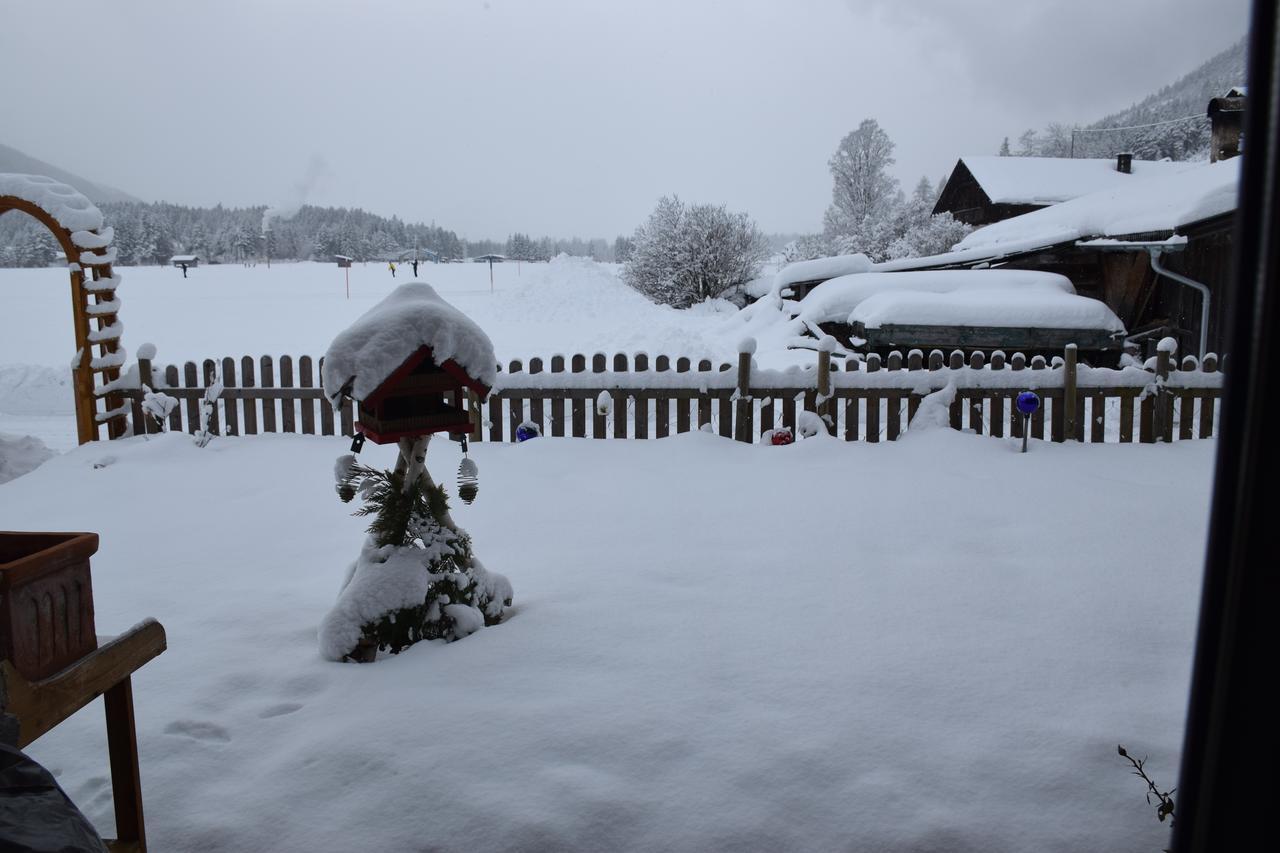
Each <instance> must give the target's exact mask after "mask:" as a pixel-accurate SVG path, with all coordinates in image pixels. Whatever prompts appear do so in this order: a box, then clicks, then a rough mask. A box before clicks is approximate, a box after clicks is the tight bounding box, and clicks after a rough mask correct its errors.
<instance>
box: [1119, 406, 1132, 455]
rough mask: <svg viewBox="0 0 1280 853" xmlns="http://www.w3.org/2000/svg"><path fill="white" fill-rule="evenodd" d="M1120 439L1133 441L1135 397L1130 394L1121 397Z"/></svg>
mask: <svg viewBox="0 0 1280 853" xmlns="http://www.w3.org/2000/svg"><path fill="white" fill-rule="evenodd" d="M1120 441H1122V442H1123V443H1125V444H1128V443H1130V442H1132V441H1133V397H1132V396H1130V395H1129V394H1125V395H1124V396H1123V397H1121V398H1120Z"/></svg>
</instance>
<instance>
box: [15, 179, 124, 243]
mask: <svg viewBox="0 0 1280 853" xmlns="http://www.w3.org/2000/svg"><path fill="white" fill-rule="evenodd" d="M0 195H11V196H14V197H16V198H20V199H22V200H23V201H29V202H31V203H32V204H34V205H35V206H36V207H38V208H40V209H41V210H43V211H45V212H46V213H48V214H49V215H50V216H52V217H53V218H54V220H55V221H56V222H57V223H58V224H59V225H61V226H62V227H63V228H66V229H67V230H68V231H73V232H74V231H96V230H98V229H99V228H101V227H102V211H100V210H98V208H97V207H95V206H94V204H93V202H91V201H89V199H88V198H86V197H85V196H84V195H82V194H81V192H80V191H79V190H77V189H76V188H74V187H70V186H67V185H66V184H64V183H62V182H60V181H55V180H54V179H53V178H46V177H45V176H44V175H17V174H8V173H5V174H0Z"/></svg>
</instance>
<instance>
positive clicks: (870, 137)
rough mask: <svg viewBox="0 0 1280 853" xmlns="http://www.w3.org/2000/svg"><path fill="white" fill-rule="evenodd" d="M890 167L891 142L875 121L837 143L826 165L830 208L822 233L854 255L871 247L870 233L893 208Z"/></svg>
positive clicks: (866, 121) (893, 185) (894, 187)
mask: <svg viewBox="0 0 1280 853" xmlns="http://www.w3.org/2000/svg"><path fill="white" fill-rule="evenodd" d="M893 163H894V159H893V140H891V139H890V138H889V134H887V133H885V131H884V130H883V129H882V128H881V127H880V125H879V123H878V122H876V120H875V119H873V118H869V119H864V120H863V121H862V123H861V124H860V125H858V129H857V130H855V131H852V132H850V133H849V134H848V135H846V136H845V137H844V139H842V140H840V145H839V147H837V148H836V152H835V154H833V155H832V156H831V159H830V160H829V161H828V163H827V165H828V166H829V167H830V169H831V178H832V182H833V183H832V187H831V206H830V207H828V208H827V212H826V215H825V216H824V217H823V233H824V234H825V235H826V237H827V239H828V241H830V242H831V243H832V244H833V245H834V244H836V243H837V241H839V242H841V243H843V244H845V246H846V247H848V246H853V250H854V251H864V250H865V246H864V245H863V244H866V243H873V242H875V240H876V238H875V236H874V232H875V231H876V230H877V229H879V228H880V227H882V225H883V221H884V220H885V219H886V218H887V217H888V215H889V214H890V212H891V211H892V208H893V203H894V200H895V197H896V195H897V193H898V182H897V180H896V179H895V178H894V177H893V176H892V175H890V174H889V167H890V166H892V165H893Z"/></svg>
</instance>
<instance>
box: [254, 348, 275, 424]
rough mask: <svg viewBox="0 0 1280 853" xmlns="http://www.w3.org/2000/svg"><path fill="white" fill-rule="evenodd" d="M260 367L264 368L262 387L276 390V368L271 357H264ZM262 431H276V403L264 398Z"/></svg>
mask: <svg viewBox="0 0 1280 853" xmlns="http://www.w3.org/2000/svg"><path fill="white" fill-rule="evenodd" d="M258 366H259V367H260V368H262V370H261V373H262V387H263V388H274V387H275V384H276V375H275V366H274V365H273V364H272V361H271V356H269V355H264V356H263V357H262V358H261V359H260V360H259V361H258ZM262 431H263V432H275V431H276V401H275V400H270V399H266V398H264V399H263V401H262Z"/></svg>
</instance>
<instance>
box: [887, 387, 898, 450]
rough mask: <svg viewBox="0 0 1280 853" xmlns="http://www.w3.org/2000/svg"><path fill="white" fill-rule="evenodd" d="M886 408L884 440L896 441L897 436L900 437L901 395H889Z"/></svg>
mask: <svg viewBox="0 0 1280 853" xmlns="http://www.w3.org/2000/svg"><path fill="white" fill-rule="evenodd" d="M887 400H888V407H887V408H886V410H885V425H884V433H885V438H887V439H888V440H889V441H897V440H898V436H900V435H902V395H901V394H899V393H893V394H890V395H889V396H888V398H887Z"/></svg>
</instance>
